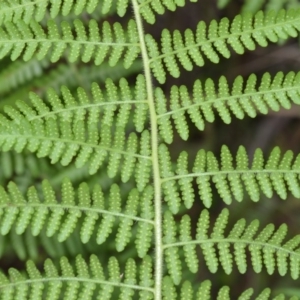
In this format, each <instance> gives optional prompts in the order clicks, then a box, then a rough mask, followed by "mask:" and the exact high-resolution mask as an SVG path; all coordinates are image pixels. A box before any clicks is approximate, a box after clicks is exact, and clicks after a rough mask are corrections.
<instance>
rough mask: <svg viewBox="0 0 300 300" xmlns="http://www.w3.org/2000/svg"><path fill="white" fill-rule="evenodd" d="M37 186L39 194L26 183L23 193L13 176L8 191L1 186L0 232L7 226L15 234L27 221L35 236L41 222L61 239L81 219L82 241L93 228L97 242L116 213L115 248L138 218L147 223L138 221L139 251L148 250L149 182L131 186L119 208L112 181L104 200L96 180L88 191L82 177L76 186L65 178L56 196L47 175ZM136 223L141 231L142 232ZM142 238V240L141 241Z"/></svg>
mask: <svg viewBox="0 0 300 300" xmlns="http://www.w3.org/2000/svg"><path fill="white" fill-rule="evenodd" d="M42 190H43V196H42V197H40V196H39V194H38V193H37V191H36V189H35V188H34V187H30V188H29V189H28V191H27V196H26V197H24V196H23V194H22V193H21V192H20V190H19V189H18V187H17V186H16V184H15V183H13V182H10V183H9V184H8V186H7V191H8V192H7V191H6V190H5V189H4V188H3V187H2V186H1V187H0V194H1V199H0V201H1V202H0V209H1V210H0V232H1V234H2V235H6V234H8V233H9V232H10V231H11V230H15V232H16V233H17V234H19V235H20V234H23V233H24V232H25V230H26V229H27V228H28V227H30V230H31V232H32V234H33V236H37V235H39V234H40V233H41V231H42V230H43V228H45V229H46V235H47V236H48V237H52V236H54V235H55V236H56V237H57V239H58V241H59V242H63V241H65V240H66V239H67V238H68V237H69V236H70V234H71V233H72V232H73V231H74V230H75V227H76V226H77V224H80V239H81V241H82V243H87V242H88V241H89V240H90V238H91V237H92V235H93V234H94V233H96V241H97V243H98V244H102V243H103V242H105V240H106V239H107V237H108V236H109V235H110V234H111V232H112V229H113V226H114V224H115V220H116V218H120V220H121V221H120V222H119V225H118V232H117V236H116V244H117V250H118V251H123V249H124V248H125V247H126V245H127V244H128V243H129V241H130V239H131V235H132V232H131V230H132V227H133V224H134V222H135V221H138V222H142V223H147V224H149V225H148V226H144V225H139V230H138V231H139V232H138V234H137V237H138V239H137V240H136V246H137V249H138V253H139V255H140V256H141V257H144V256H145V255H146V254H147V252H148V250H149V248H150V246H151V239H150V237H152V231H153V221H152V220H151V219H148V217H149V216H152V215H153V207H152V206H151V202H150V201H151V200H152V197H153V189H152V188H150V187H148V188H147V189H145V192H144V193H143V194H139V192H138V191H137V190H136V189H133V190H131V192H130V193H129V196H128V199H127V201H126V205H125V209H124V211H123V210H122V208H121V194H120V189H119V187H118V186H117V185H116V184H114V185H112V186H111V189H110V193H109V197H108V201H107V202H108V205H107V204H106V203H105V199H104V196H103V192H102V189H101V187H100V186H99V185H95V186H94V189H93V191H92V192H90V190H89V187H88V185H87V184H86V183H82V184H80V186H79V188H78V190H77V191H75V190H74V188H73V186H72V184H71V182H70V181H69V180H65V181H64V182H63V185H62V189H61V194H62V196H61V197H62V198H61V201H59V200H58V198H57V197H56V196H55V193H54V190H53V188H52V187H51V185H50V184H49V182H48V181H46V180H44V181H43V185H42ZM41 199H43V200H41ZM149 202H150V203H149ZM139 206H141V210H142V216H141V217H138V207H139ZM141 229H142V230H144V231H143V232H141ZM141 235H144V236H143V237H142V236H141ZM147 237H148V238H147ZM143 242H147V244H142V243H143Z"/></svg>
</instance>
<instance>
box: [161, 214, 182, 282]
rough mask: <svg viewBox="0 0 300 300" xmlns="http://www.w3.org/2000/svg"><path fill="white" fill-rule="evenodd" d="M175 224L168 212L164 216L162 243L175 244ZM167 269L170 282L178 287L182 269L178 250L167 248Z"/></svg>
mask: <svg viewBox="0 0 300 300" xmlns="http://www.w3.org/2000/svg"><path fill="white" fill-rule="evenodd" d="M175 237H176V224H175V222H174V219H173V217H172V214H171V213H170V212H166V213H165V215H164V243H165V244H172V243H174V242H175V240H176V239H175ZM165 256H166V258H165V259H166V263H167V268H168V270H169V273H170V276H171V278H172V282H173V283H174V284H176V285H178V284H179V283H180V281H181V277H182V274H181V273H182V271H181V269H182V267H181V262H180V258H179V253H178V249H177V248H176V247H169V248H166V250H165Z"/></svg>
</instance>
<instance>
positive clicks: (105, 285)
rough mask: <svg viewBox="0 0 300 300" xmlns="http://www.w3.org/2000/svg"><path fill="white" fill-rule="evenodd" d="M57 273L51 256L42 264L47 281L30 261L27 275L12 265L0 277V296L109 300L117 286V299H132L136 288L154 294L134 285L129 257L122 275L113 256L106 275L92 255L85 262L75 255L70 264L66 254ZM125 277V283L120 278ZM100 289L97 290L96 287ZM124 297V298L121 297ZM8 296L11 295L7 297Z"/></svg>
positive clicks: (134, 278) (134, 268) (134, 266)
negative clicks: (6, 274)
mask: <svg viewBox="0 0 300 300" xmlns="http://www.w3.org/2000/svg"><path fill="white" fill-rule="evenodd" d="M145 268H147V264H146V263H145V261H143V262H142V265H141V266H140V268H139V271H140V272H141V273H143V272H144V273H145V272H148V270H146V269H145ZM60 269H61V271H60V272H59V271H58V269H57V267H55V265H54V264H53V262H52V261H51V260H50V259H47V260H46V261H45V263H44V270H45V275H46V277H45V278H46V280H44V279H45V278H44V277H43V275H42V274H41V272H40V271H39V270H38V269H37V267H36V266H35V264H34V263H33V262H32V261H28V262H27V272H26V274H24V275H23V274H21V273H19V272H18V271H17V270H16V269H13V268H11V269H10V270H9V275H8V276H5V275H4V274H1V276H0V288H1V296H2V297H5V296H11V297H12V298H16V299H20V298H19V297H23V298H26V299H27V298H32V297H35V299H41V298H45V299H60V298H66V297H68V299H83V298H84V299H93V298H94V297H99V299H111V295H112V293H113V291H114V290H115V289H116V288H117V289H118V291H119V292H120V297H121V298H120V299H132V296H134V294H135V293H136V292H137V291H138V290H139V291H142V292H145V293H151V294H152V295H153V289H152V285H151V286H150V287H148V286H143V285H140V286H136V284H135V283H136V271H137V270H136V269H137V268H136V265H135V263H134V261H133V260H132V259H129V260H128V261H127V262H126V267H125V272H124V274H123V276H122V275H121V273H120V266H119V263H118V261H117V260H116V258H114V257H111V258H110V259H109V260H108V272H109V276H108V278H107V277H106V276H105V275H104V273H103V268H102V265H101V263H100V261H99V259H98V258H97V257H96V256H95V255H92V256H91V257H90V260H89V263H87V262H86V261H85V260H84V259H83V258H82V257H81V256H80V255H79V256H77V257H76V260H75V267H73V266H72V265H71V264H70V262H69V261H68V259H67V258H66V257H62V258H61V259H60ZM122 277H124V283H123V282H122V281H121V278H122ZM151 278H152V275H151ZM99 288H100V289H99ZM124 297H125V298H124ZM6 299H10V298H6Z"/></svg>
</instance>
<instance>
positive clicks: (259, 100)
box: [155, 72, 300, 144]
mask: <svg viewBox="0 0 300 300" xmlns="http://www.w3.org/2000/svg"><path fill="white" fill-rule="evenodd" d="M244 83H245V88H243V84H244ZM299 83H300V73H294V72H290V73H288V74H286V75H285V76H284V74H283V73H282V72H278V73H277V74H276V75H275V76H274V77H273V79H272V78H271V75H270V74H269V73H265V74H264V75H263V76H262V78H261V81H260V83H259V84H257V77H256V75H254V74H252V75H250V76H249V78H248V79H247V80H245V82H244V80H243V79H242V77H241V76H238V77H237V78H236V79H235V80H234V83H233V85H232V87H231V92H230V91H229V85H228V82H227V80H226V78H225V77H224V76H222V77H220V79H219V82H218V84H217V85H218V86H217V87H216V85H215V83H214V82H213V81H212V80H211V79H210V78H208V79H207V80H206V81H205V83H204V84H202V83H201V81H200V80H196V81H195V82H194V87H193V91H194V92H193V96H190V95H189V94H188V89H187V87H186V86H184V85H183V86H180V87H177V86H175V85H174V86H172V88H171V91H170V102H171V104H170V110H169V111H167V108H166V107H167V105H166V103H167V100H166V97H165V96H164V95H163V92H162V90H161V89H160V88H156V90H155V96H156V102H157V106H156V112H157V115H158V120H159V121H158V122H159V125H160V135H161V137H162V138H163V140H164V141H165V142H166V143H168V144H170V143H171V142H172V140H173V134H174V133H173V128H172V125H171V122H170V119H173V120H174V123H175V131H176V132H178V134H179V136H180V137H181V138H182V139H183V140H187V139H188V137H189V128H188V125H187V122H188V121H187V118H186V117H187V116H186V115H189V117H190V119H191V121H192V122H193V123H194V124H195V126H196V127H197V128H198V130H201V131H202V130H203V129H204V127H205V122H214V120H215V113H217V114H218V115H219V116H220V117H221V119H222V120H223V122H224V123H226V124H229V123H231V121H232V118H233V117H236V118H238V119H244V118H245V116H249V117H251V118H254V117H256V116H257V113H261V114H267V113H268V111H269V110H273V111H278V110H279V109H280V108H281V107H283V108H284V109H290V108H291V105H292V104H293V103H294V104H299V96H298V94H299ZM186 112H187V114H186ZM162 124H164V126H163V125H162Z"/></svg>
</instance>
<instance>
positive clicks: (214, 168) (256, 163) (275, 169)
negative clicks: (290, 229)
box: [159, 144, 300, 213]
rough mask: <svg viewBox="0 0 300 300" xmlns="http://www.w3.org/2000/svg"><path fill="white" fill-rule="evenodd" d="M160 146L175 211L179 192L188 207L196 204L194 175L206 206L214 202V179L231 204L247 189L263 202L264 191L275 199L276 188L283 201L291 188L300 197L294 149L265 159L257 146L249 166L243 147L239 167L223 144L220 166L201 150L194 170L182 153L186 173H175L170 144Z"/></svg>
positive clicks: (167, 190) (180, 161)
mask: <svg viewBox="0 0 300 300" xmlns="http://www.w3.org/2000/svg"><path fill="white" fill-rule="evenodd" d="M159 149H160V152H159V153H160V159H161V169H162V171H161V174H162V178H163V179H162V182H163V187H168V188H165V189H163V192H164V195H165V199H166V201H167V202H168V205H169V208H170V210H171V211H172V212H173V213H176V212H177V211H178V207H179V206H178V205H179V203H180V197H179V193H181V198H182V199H183V202H184V204H185V206H186V207H188V208H189V207H191V206H192V204H193V201H194V200H193V199H195V195H194V194H195V193H194V191H193V189H192V178H193V177H194V178H196V182H197V184H198V189H199V191H198V193H199V196H200V199H201V200H202V202H203V204H204V205H205V206H206V207H210V206H211V204H212V190H211V186H210V184H211V181H212V182H213V184H214V185H215V187H216V189H217V191H218V193H219V196H220V198H221V199H223V201H224V202H225V203H226V204H230V203H231V202H232V200H233V199H235V200H237V201H239V202H240V201H242V200H243V199H244V198H245V195H244V194H245V193H244V192H245V191H246V192H247V194H248V195H249V198H250V199H251V200H252V201H254V202H257V201H259V199H260V194H261V193H263V194H264V195H265V196H266V197H268V198H271V197H272V196H273V192H274V191H275V192H276V193H277V194H278V196H279V197H280V198H281V199H283V200H285V199H286V198H287V195H288V191H290V192H291V194H292V195H293V196H294V197H296V198H299V197H300V183H299V180H298V176H299V155H298V156H297V157H296V158H295V159H294V162H293V153H292V151H287V152H286V153H284V154H283V155H281V153H280V150H279V148H278V147H276V148H274V149H273V150H272V152H271V154H270V156H269V158H268V159H267V160H266V162H264V158H263V154H262V151H261V150H260V149H257V150H256V151H255V153H254V157H253V162H252V165H251V167H249V162H248V155H247V153H246V150H245V148H244V147H242V146H240V147H239V149H238V151H237V155H236V158H235V161H236V163H235V166H234V164H233V157H232V154H231V153H230V151H229V149H228V148H227V146H222V149H221V164H220V165H219V162H218V160H217V158H216V157H215V156H214V154H212V152H207V153H206V152H205V151H204V150H203V149H201V150H200V151H199V152H198V154H197V156H196V159H195V162H194V167H193V173H189V172H188V165H187V160H188V158H187V154H186V152H182V153H181V154H180V156H179V158H178V161H177V169H178V170H184V172H177V173H178V175H175V174H174V172H173V171H172V167H171V162H170V153H169V152H168V149H167V147H166V146H165V145H163V144H162V145H161V146H160V148H159ZM183 157H184V159H183ZM169 198H170V199H171V200H172V202H170V201H171V200H169ZM174 205H176V206H174Z"/></svg>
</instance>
